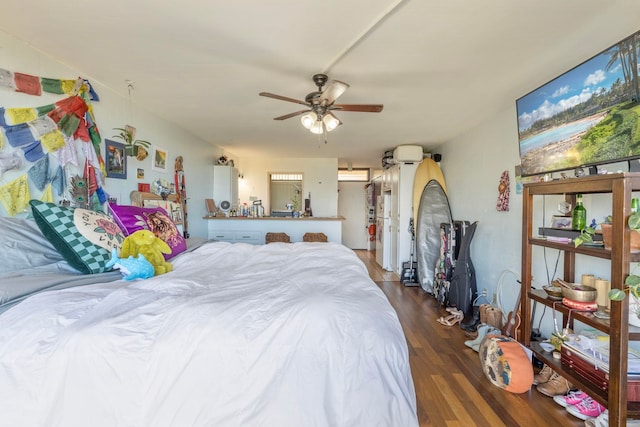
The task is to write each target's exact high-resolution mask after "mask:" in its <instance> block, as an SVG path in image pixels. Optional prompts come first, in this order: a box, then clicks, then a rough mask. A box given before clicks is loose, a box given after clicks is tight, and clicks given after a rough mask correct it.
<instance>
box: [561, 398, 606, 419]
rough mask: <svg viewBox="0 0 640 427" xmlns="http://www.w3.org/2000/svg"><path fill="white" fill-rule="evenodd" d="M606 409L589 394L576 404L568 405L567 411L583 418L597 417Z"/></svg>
mask: <svg viewBox="0 0 640 427" xmlns="http://www.w3.org/2000/svg"><path fill="white" fill-rule="evenodd" d="M604 411H605V407H604V406H602V405H601V404H599V403H598V402H596V401H595V400H593V399H592V398H590V397H588V396H587V397H586V398H585V399H583V400H582V402H580V403H578V404H576V405H572V406H567V412H568V413H570V414H571V415H573V416H574V417H578V418H580V419H581V420H588V419H590V418H596V417H598V416H599V415H600V414H602V413H603V412H604Z"/></svg>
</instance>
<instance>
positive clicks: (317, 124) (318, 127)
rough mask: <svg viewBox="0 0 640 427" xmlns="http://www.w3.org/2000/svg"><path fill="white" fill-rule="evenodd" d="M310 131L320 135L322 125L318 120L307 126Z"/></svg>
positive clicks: (322, 128)
mask: <svg viewBox="0 0 640 427" xmlns="http://www.w3.org/2000/svg"><path fill="white" fill-rule="evenodd" d="M309 130H310V131H311V133H315V134H316V135H320V134H321V133H322V132H324V126H323V124H322V122H321V121H320V120H318V121H316V122H315V123H314V124H313V126H311V128H309Z"/></svg>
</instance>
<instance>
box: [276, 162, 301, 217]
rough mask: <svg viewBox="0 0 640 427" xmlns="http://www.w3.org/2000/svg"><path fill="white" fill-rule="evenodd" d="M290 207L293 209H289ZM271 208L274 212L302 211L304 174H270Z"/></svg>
mask: <svg viewBox="0 0 640 427" xmlns="http://www.w3.org/2000/svg"><path fill="white" fill-rule="evenodd" d="M288 207H290V208H291V209H288ZM269 208H270V209H271V213H272V215H273V212H274V211H292V210H293V211H294V212H295V211H300V210H301V209H302V208H303V206H302V173H290V172H272V173H270V174H269Z"/></svg>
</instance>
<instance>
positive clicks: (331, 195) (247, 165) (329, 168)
mask: <svg viewBox="0 0 640 427" xmlns="http://www.w3.org/2000/svg"><path fill="white" fill-rule="evenodd" d="M236 166H237V167H238V172H239V173H240V174H241V175H242V176H243V178H242V179H240V181H239V183H238V194H239V197H240V202H241V203H244V202H248V203H249V198H250V197H251V196H255V197H257V198H258V199H261V200H262V204H263V205H264V206H265V211H266V212H269V211H270V210H271V206H269V174H270V173H273V172H290V173H302V174H303V176H302V186H303V191H302V200H301V201H300V204H301V207H304V199H305V198H308V197H309V193H311V210H312V212H313V216H317V217H333V216H336V215H337V214H338V159H336V158H319V159H309V158H256V157H243V158H241V159H239V161H238V162H236ZM275 209H282V207H275Z"/></svg>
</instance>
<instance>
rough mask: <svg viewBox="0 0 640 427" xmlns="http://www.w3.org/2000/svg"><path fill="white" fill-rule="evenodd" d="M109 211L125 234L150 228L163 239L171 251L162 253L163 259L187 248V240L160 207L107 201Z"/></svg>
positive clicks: (169, 257)
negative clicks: (142, 206) (145, 206)
mask: <svg viewBox="0 0 640 427" xmlns="http://www.w3.org/2000/svg"><path fill="white" fill-rule="evenodd" d="M109 211H110V212H111V215H112V216H113V219H114V220H115V222H116V223H117V224H118V225H119V226H120V228H121V229H122V231H124V233H125V235H127V236H128V235H130V234H132V233H134V232H136V231H138V230H151V231H153V234H155V235H156V237H158V238H160V239H161V240H164V241H165V242H166V243H167V245H169V247H170V248H171V253H170V254H165V255H164V258H165V259H167V260H168V259H171V258H173V257H174V256H176V255H178V254H179V253H181V252H184V251H185V250H187V242H186V241H185V240H184V237H182V234H181V233H180V230H178V227H177V226H176V224H175V223H174V222H173V220H172V219H171V218H170V217H169V215H168V214H167V211H165V210H164V209H162V208H161V207H159V206H158V207H153V208H152V207H149V208H141V207H138V206H125V205H116V204H113V203H109Z"/></svg>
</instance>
